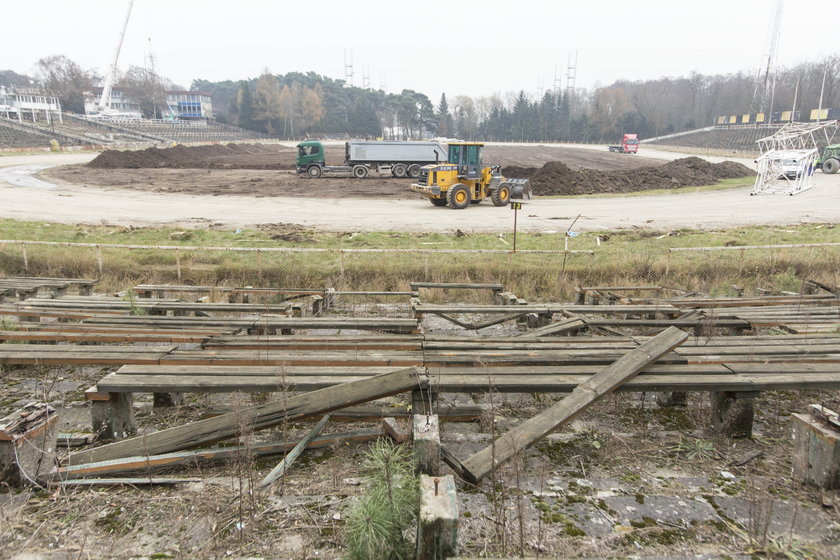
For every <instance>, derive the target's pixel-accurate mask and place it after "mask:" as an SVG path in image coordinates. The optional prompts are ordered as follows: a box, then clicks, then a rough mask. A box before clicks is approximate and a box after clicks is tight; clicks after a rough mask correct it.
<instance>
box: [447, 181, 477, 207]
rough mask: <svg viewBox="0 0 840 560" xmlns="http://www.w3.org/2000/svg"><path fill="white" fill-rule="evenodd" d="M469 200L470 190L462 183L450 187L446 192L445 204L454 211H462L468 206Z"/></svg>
mask: <svg viewBox="0 0 840 560" xmlns="http://www.w3.org/2000/svg"><path fill="white" fill-rule="evenodd" d="M471 199H472V197H471V196H470V189H468V188H467V185H465V184H463V183H457V184H455V185H452V186H451V187H449V190H448V191H446V202H447V204H449V207H450V208H454V209H455V210H463V209H464V208H466V207H467V206H469V205H470V200H471Z"/></svg>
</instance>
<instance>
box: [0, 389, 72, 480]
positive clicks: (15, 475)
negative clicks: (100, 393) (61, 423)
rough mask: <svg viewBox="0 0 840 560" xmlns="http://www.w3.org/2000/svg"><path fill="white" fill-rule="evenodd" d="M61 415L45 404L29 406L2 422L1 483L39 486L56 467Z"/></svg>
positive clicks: (0, 432)
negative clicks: (45, 476)
mask: <svg viewBox="0 0 840 560" xmlns="http://www.w3.org/2000/svg"><path fill="white" fill-rule="evenodd" d="M57 438H58V414H57V413H56V411H55V409H53V408H52V407H51V406H49V405H48V404H46V403H30V404H28V405H26V406H24V407H23V408H21V409H20V410H17V411H15V412H13V413H12V414H10V415H9V416H6V417H5V418H3V419H0V482H4V483H6V484H9V485H11V486H23V485H26V484H38V480H39V479H40V478H41V477H42V476H43V475H44V473H47V472H49V471H50V470H51V469H52V468H53V466H54V464H55V448H56V442H57Z"/></svg>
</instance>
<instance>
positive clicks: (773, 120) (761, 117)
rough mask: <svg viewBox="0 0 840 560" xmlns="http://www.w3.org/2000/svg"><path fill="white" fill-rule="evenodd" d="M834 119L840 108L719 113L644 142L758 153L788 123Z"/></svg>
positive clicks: (838, 117)
mask: <svg viewBox="0 0 840 560" xmlns="http://www.w3.org/2000/svg"><path fill="white" fill-rule="evenodd" d="M803 113H804V115H803ZM803 117H805V118H803ZM832 120H840V109H813V110H811V111H776V112H773V113H772V114H770V115H765V114H764V113H743V114H738V115H719V116H717V117H715V119H714V125H712V126H709V127H706V128H701V129H698V130H690V131H687V132H678V133H676V134H668V135H666V136H659V137H657V138H650V139H648V140H645V141H644V142H645V143H646V144H653V145H658V146H674V147H681V148H696V149H700V150H724V151H729V152H744V153H748V154H757V153H758V152H759V148H758V144H757V142H758V141H759V140H760V139H762V138H766V137H768V136H772V135H773V134H775V133H776V132H777V131H778V130H779V129H780V128H782V126H784V125H785V124H787V123H790V122H806V123H819V122H822V121H832ZM767 121H769V122H767Z"/></svg>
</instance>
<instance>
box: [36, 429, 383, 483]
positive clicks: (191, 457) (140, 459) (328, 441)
mask: <svg viewBox="0 0 840 560" xmlns="http://www.w3.org/2000/svg"><path fill="white" fill-rule="evenodd" d="M381 436H382V430H381V429H379V428H374V429H364V430H354V431H351V432H342V433H338V434H330V435H326V436H318V437H316V438H315V439H313V440H312V441H311V442H310V443H309V445H308V446H307V449H316V448H324V447H332V446H335V445H337V444H344V443H349V442H364V441H372V440H375V439H378V438H379V437H381ZM297 443H298V442H297V441H277V442H268V443H255V444H253V445H252V446H250V447H248V449H247V450H246V449H243V448H242V447H241V446H238V445H237V446H229V447H214V448H210V449H200V450H197V451H180V452H176V453H166V454H161V455H149V456H135V457H126V458H123V459H114V460H110V461H100V462H97V463H83V464H79V465H71V466H67V467H61V468H59V469H58V470H55V471H52V473H50V475H51V476H52V478H54V479H58V480H65V479H74V478H84V477H87V476H108V475H115V474H126V473H130V472H137V471H144V472H145V471H149V472H153V471H155V470H160V469H165V468H166V469H168V468H172V467H176V466H190V465H197V464H205V463H212V462H214V461H224V460H229V459H235V458H236V457H239V456H241V455H242V454H243V453H246V452H247V453H248V454H249V455H252V456H254V457H263V456H266V455H277V454H280V453H287V452H288V451H289V450H290V449H292V448H293V447H294V446H295V445H297Z"/></svg>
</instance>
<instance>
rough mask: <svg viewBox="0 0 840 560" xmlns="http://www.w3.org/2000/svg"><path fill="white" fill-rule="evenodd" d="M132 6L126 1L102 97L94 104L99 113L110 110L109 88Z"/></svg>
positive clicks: (115, 77) (114, 78)
mask: <svg viewBox="0 0 840 560" xmlns="http://www.w3.org/2000/svg"><path fill="white" fill-rule="evenodd" d="M133 6H134V0H129V1H128V10H126V12H125V21H124V22H123V26H122V31H121V32H120V38H119V40H118V41H117V48H116V50H114V61H113V62H112V63H111V66H110V67H109V68H108V73H107V74H106V76H105V84H104V85H103V86H102V96H101V97H100V98H99V103H97V104H96V106H97V108H98V109H99V111H100V112H104V111H108V110H109V109H110V108H111V88H112V87H113V85H114V81H116V79H117V61H118V60H119V58H120V50H121V49H122V44H123V39H124V38H125V30H126V29H127V28H128V18H129V17H130V16H131V8H132V7H133Z"/></svg>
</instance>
